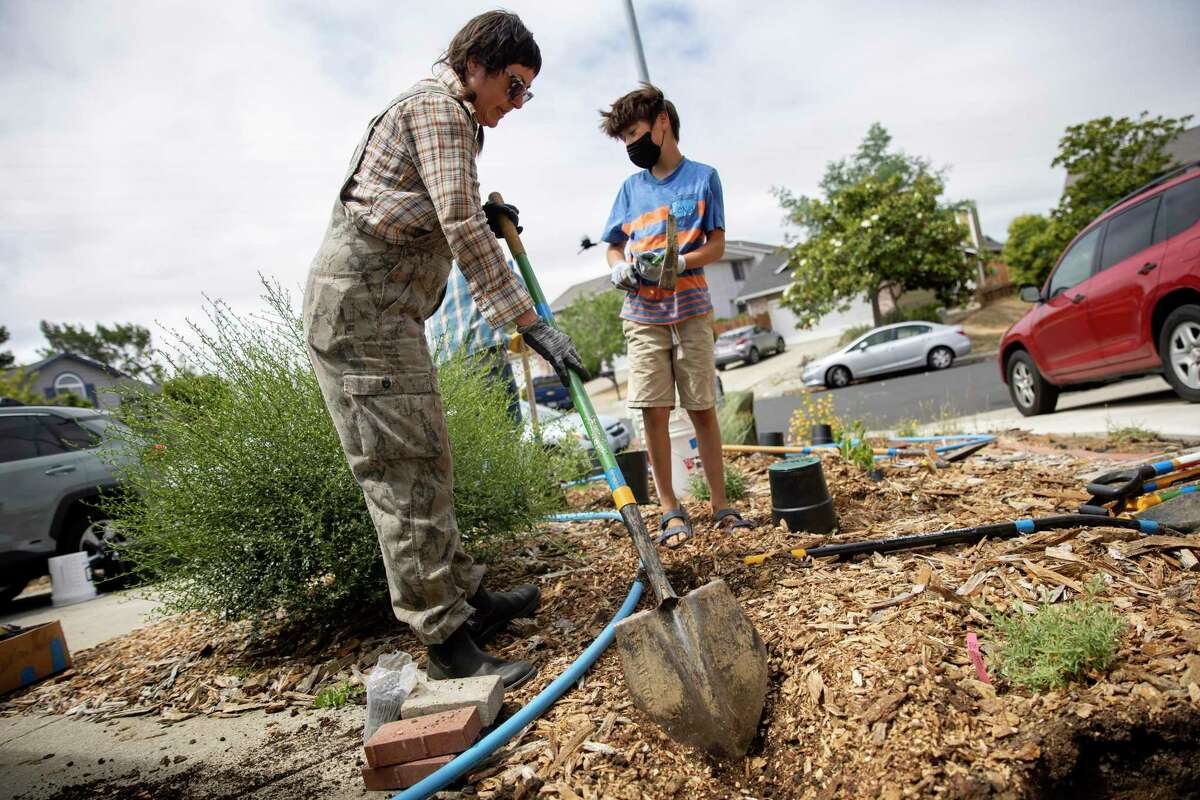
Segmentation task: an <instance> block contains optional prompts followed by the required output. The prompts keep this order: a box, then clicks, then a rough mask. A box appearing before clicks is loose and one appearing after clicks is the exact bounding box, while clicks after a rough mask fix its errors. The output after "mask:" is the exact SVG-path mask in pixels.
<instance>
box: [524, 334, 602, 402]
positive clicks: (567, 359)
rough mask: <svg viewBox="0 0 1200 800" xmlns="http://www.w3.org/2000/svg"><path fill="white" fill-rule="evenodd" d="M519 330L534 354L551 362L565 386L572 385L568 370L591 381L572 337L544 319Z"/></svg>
mask: <svg viewBox="0 0 1200 800" xmlns="http://www.w3.org/2000/svg"><path fill="white" fill-rule="evenodd" d="M517 330H518V331H519V332H520V334H521V338H523V339H524V340H525V344H527V345H529V347H530V349H532V350H533V352H535V353H537V354H538V355H539V356H541V357H542V358H544V359H546V361H548V362H550V366H552V367H554V371H555V372H557V373H558V377H559V379H560V380H561V381H562V382H563V386H570V385H571V379H570V377H569V376H568V374H567V369H568V368H569V369H571V370H574V371H575V373H576V374H577V375H579V377H580V378H581V379H582V380H585V381H587V380H591V377H590V376H589V375H588V372H587V370H586V369H584V368H583V361H581V360H580V358H579V353H578V351H576V350H575V345H574V343H572V342H571V337H570V336H567V335H566V334H565V333H563V332H562V331H560V330H556V329H554V328H551V327H550V326H549V325H547V324H546V321H545V320H544V319H539V320H538V321H537V322H535V323H533V324H532V325H526V326H525V327H523V328H522V327H518V328H517Z"/></svg>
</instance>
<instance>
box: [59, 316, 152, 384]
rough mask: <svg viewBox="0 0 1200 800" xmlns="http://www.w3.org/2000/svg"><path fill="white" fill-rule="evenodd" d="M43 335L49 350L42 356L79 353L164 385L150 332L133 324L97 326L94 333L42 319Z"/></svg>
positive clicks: (82, 328)
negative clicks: (65, 352) (68, 352)
mask: <svg viewBox="0 0 1200 800" xmlns="http://www.w3.org/2000/svg"><path fill="white" fill-rule="evenodd" d="M41 329H42V335H43V336H45V337H46V341H47V343H49V347H47V348H44V349H43V350H42V351H41V353H42V355H43V356H52V355H56V354H58V353H61V352H64V351H70V352H72V353H78V354H79V355H82V356H87V357H88V358H90V359H93V360H95V361H99V362H100V363H101V364H106V365H108V366H110V367H112V368H113V369H119V370H121V371H122V372H124V373H126V374H127V375H130V376H132V377H134V378H149V379H151V380H153V381H155V382H161V381H162V379H163V375H164V371H163V367H162V365H161V364H159V363H158V362H157V361H156V360H155V358H156V355H157V351H156V350H155V349H154V347H153V345H152V344H151V342H150V331H149V330H148V329H146V328H143V327H142V326H141V325H136V324H134V323H118V324H116V325H113V326H112V327H109V326H107V325H104V324H100V323H97V325H96V330H95V331H89V330H87V329H86V328H85V327H83V326H82V325H80V326H78V327H77V326H75V325H72V324H70V323H63V324H61V325H59V324H55V323H53V322H47V321H46V320H42V323H41Z"/></svg>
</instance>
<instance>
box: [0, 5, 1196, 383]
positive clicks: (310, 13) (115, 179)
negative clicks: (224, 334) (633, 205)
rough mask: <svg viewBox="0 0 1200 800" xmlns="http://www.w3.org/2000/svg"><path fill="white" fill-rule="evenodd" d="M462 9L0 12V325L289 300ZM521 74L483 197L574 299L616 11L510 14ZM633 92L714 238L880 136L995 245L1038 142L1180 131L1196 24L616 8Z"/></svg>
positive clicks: (1026, 191)
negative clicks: (638, 58) (682, 171)
mask: <svg viewBox="0 0 1200 800" xmlns="http://www.w3.org/2000/svg"><path fill="white" fill-rule="evenodd" d="M492 7H494V6H492V5H490V4H481V3H469V2H458V0H450V1H449V2H441V3H414V2H405V1H404V0H390V1H386V0H379V1H378V2H369V1H368V0H361V1H359V0H340V2H337V3H330V2H324V1H318V0H295V1H291V2H287V1H284V0H279V1H278V2H266V1H261V2H260V1H255V0H237V1H236V2H235V0H225V1H224V2H220V1H219V2H212V1H211V0H209V1H207V2H198V1H197V2H172V1H171V0H147V1H146V2H141V1H139V0H112V1H111V2H110V1H105V0H84V1H82V2H58V1H57V0H0V325H5V326H7V328H8V330H9V332H10V334H11V337H12V338H11V341H10V342H9V344H8V345H7V347H8V348H10V349H12V350H13V351H15V353H16V354H17V356H18V359H19V361H28V360H32V359H33V358H34V356H35V354H36V350H37V349H38V348H39V347H41V346H43V345H44V341H43V340H42V338H41V335H40V333H39V332H38V327H37V326H38V321H39V320H43V319H45V320H51V321H56V322H76V323H83V324H86V325H88V326H91V325H93V324H95V323H96V322H137V323H140V324H143V325H146V326H148V327H151V328H152V329H153V330H154V331H155V332H156V338H162V337H161V334H160V333H159V331H160V328H159V326H160V325H164V326H167V327H178V326H179V325H180V324H181V323H182V322H183V320H185V319H186V318H189V317H190V318H196V317H198V316H200V314H201V308H202V304H203V302H204V300H203V297H204V295H208V296H211V297H219V298H222V299H224V300H226V301H228V302H230V303H231V304H232V305H233V306H234V307H235V308H236V309H242V310H246V311H253V310H255V309H256V308H258V307H259V305H260V301H259V296H260V290H261V287H260V285H259V279H258V274H259V273H263V274H265V275H268V276H272V277H275V278H278V279H280V280H281V281H282V282H283V283H284V285H285V286H291V287H299V286H300V285H301V284H302V282H303V279H304V275H305V272H306V270H307V268H308V263H309V260H310V259H311V257H312V254H313V253H314V251H315V250H316V247H317V244H318V242H319V241H320V238H321V235H322V233H323V231H324V226H325V222H326V220H327V218H328V213H329V209H330V207H331V205H332V202H333V200H334V195H335V192H336V189H337V186H338V182H339V180H340V178H341V176H342V173H343V171H344V169H345V165H346V162H347V161H348V159H349V157H350V155H351V152H352V151H353V148H354V146H355V145H356V144H357V142H358V139H359V137H360V136H361V134H362V131H363V128H364V126H365V124H366V122H367V120H368V119H369V118H370V117H371V116H372V115H373V114H374V113H376V112H377V111H378V110H379V109H380V108H381V107H382V106H383V105H384V104H385V103H386V102H387V101H388V100H389V99H390V98H391V97H393V96H395V95H396V94H398V93H400V92H401V91H402V90H403V89H405V88H406V87H407V86H408V85H410V84H411V83H412V82H414V81H415V80H417V79H419V78H421V77H423V76H424V75H425V74H427V73H428V71H429V67H430V64H431V62H433V61H434V60H435V59H436V57H437V56H438V55H439V54H440V52H441V51H442V49H443V48H444V47H445V45H446V43H447V42H448V41H449V39H450V37H451V36H452V35H453V34H454V32H455V31H456V30H457V29H458V27H459V26H460V25H461V24H462V23H463V22H464V21H466V20H467V19H468V18H470V17H471V16H473V15H474V14H476V13H479V12H480V11H484V10H487V9H488V8H492ZM506 7H508V8H510V9H511V10H513V11H516V12H517V13H519V14H520V15H521V16H522V18H523V19H524V20H525V23H526V24H527V25H528V27H529V28H530V29H531V30H532V31H533V32H534V34H535V36H536V37H537V39H538V42H539V44H540V45H541V48H542V53H543V59H544V64H543V70H542V74H541V75H540V76H539V77H538V79H537V81H536V82H535V86H534V88H535V91H536V94H537V97H536V98H535V99H534V100H533V102H531V103H530V104H529V105H528V106H527V107H526V108H525V109H524V110H522V111H520V112H519V113H515V114H512V115H510V116H509V117H508V118H507V119H505V120H504V121H503V123H502V124H501V126H500V127H499V128H498V129H496V130H495V131H489V136H488V141H487V146H486V147H485V149H484V152H483V154H482V156H481V159H480V176H481V181H482V188H483V191H484V192H485V193H486V192H489V191H493V190H500V191H502V192H503V193H504V195H505V197H506V198H507V199H509V200H510V201H511V202H513V203H515V204H517V205H518V206H520V208H521V212H522V222H523V224H524V226H525V234H524V239H525V243H526V247H527V249H528V250H529V253H530V257H531V259H532V260H533V263H534V266H535V268H536V269H537V270H538V273H539V276H540V277H541V279H542V283H543V286H544V287H545V289H546V292H547V294H549V295H550V296H551V297H553V296H554V295H556V294H557V293H558V292H560V291H561V290H563V289H564V288H566V287H567V286H569V285H570V284H572V283H574V282H576V281H579V280H583V279H586V278H588V277H593V276H595V275H598V274H600V273H601V271H602V270H603V266H602V258H603V257H602V255H601V254H600V252H599V251H598V250H591V251H588V252H587V253H585V254H583V255H577V254H576V251H577V249H578V244H577V243H578V241H579V238H580V236H582V235H583V234H585V233H586V234H591V235H592V236H593V237H595V236H596V235H597V234H598V233H599V230H600V226H601V225H602V223H603V221H604V218H605V216H606V214H607V212H608V209H609V205H610V203H611V200H612V196H613V194H614V192H615V191H616V188H617V186H618V185H619V183H620V181H621V180H622V179H623V178H624V177H625V176H626V175H627V174H628V173H629V172H631V171H632V169H633V168H632V167H631V165H630V164H629V162H628V161H627V160H626V158H625V154H624V151H623V148H622V147H621V146H620V145H618V144H615V143H614V142H612V141H610V140H608V139H606V138H605V137H604V136H603V135H601V134H600V133H599V132H598V131H597V127H596V125H597V121H598V117H597V113H596V111H597V109H598V108H600V107H601V106H604V105H606V104H607V103H608V102H610V101H611V100H612V99H614V98H615V97H617V96H618V95H620V94H622V93H624V92H625V91H628V90H629V89H630V88H632V87H633V86H634V84H635V82H636V79H637V72H636V63H635V60H634V56H633V51H632V49H631V46H630V42H629V36H628V32H627V29H626V26H625V18H624V14H623V9H622V2H621V0H603V1H602V2H601V1H599V0H578V2H575V1H573V2H561V0H558V1H557V2H551V1H550V0H529V1H528V2H525V1H523V0H513V2H509V3H508V4H507V6H506ZM636 7H637V11H638V15H639V22H640V24H641V29H642V36H643V41H644V44H645V49H646V58H647V61H648V63H649V68H650V75H651V78H652V79H653V80H654V81H655V82H657V83H659V84H660V85H661V86H662V87H663V88H664V89H665V91H666V92H667V94H668V96H670V97H671V98H672V99H674V101H675V103H676V104H677V106H678V107H679V109H680V113H681V116H682V120H683V122H682V136H681V139H682V142H681V144H682V148H683V151H684V153H685V154H686V155H688V156H689V157H691V158H694V159H696V160H699V161H704V162H707V163H710V164H713V165H715V166H716V167H717V168H718V169H719V170H720V172H721V177H722V180H723V183H724V188H725V203H726V209H727V210H726V219H727V224H728V235H729V237H730V238H733V239H751V240H757V241H762V242H769V243H779V242H782V241H783V238H784V235H785V233H786V229H785V228H784V226H783V224H782V218H781V214H780V212H779V209H778V206H777V204H776V202H775V200H774V198H773V197H772V195H771V192H770V190H771V187H772V186H786V187H789V188H791V189H792V190H795V191H798V192H812V191H814V190H815V187H816V184H817V181H818V180H819V179H820V176H821V174H822V172H823V170H824V166H825V164H826V162H828V161H829V160H831V159H835V158H840V157H842V156H844V155H846V154H848V153H849V152H851V151H852V150H853V149H854V148H855V146H856V145H857V144H858V142H859V141H860V140H861V138H862V135H863V134H864V132H865V131H866V129H867V127H868V126H869V125H870V124H871V123H872V122H874V121H877V120H878V121H880V122H882V123H883V124H884V125H885V126H886V127H887V129H888V130H889V131H890V132H891V133H892V134H893V136H894V138H895V142H896V144H897V145H899V146H900V147H901V148H903V149H904V150H906V151H908V152H910V153H914V154H920V155H924V156H927V157H929V158H930V159H932V160H933V161H934V163H936V164H940V165H947V166H949V168H950V172H949V184H948V194H949V196H950V197H951V198H954V199H960V198H969V199H973V200H975V201H976V202H977V204H978V207H979V211H980V216H981V218H982V223H983V228H984V231H985V232H986V233H988V234H990V235H992V236H994V237H996V238H1000V239H1003V238H1004V236H1005V231H1006V229H1007V226H1008V223H1009V221H1010V220H1011V219H1012V218H1013V217H1014V216H1016V215H1017V214H1021V213H1025V212H1041V211H1045V210H1046V209H1048V208H1049V207H1050V206H1052V205H1053V204H1054V203H1055V201H1056V200H1057V196H1058V193H1059V189H1060V188H1061V186H1062V180H1063V175H1062V174H1061V172H1060V171H1058V170H1054V169H1052V168H1051V167H1050V161H1051V159H1052V158H1053V157H1054V153H1055V149H1056V143H1057V141H1058V138H1059V136H1060V135H1061V133H1062V130H1063V128H1064V127H1066V126H1067V125H1070V124H1074V123H1078V122H1082V121H1084V120H1087V119H1090V118H1093V117H1098V116H1103V115H1132V114H1136V113H1138V112H1140V111H1142V110H1149V111H1150V112H1151V113H1152V114H1165V115H1170V116H1179V115H1183V114H1195V113H1197V112H1200V82H1198V81H1197V77H1198V76H1200V48H1198V47H1197V41H1200V4H1198V3H1196V2H1195V0H1180V1H1179V2H1155V1H1153V0H1150V1H1148V2H1140V3H1128V2H1107V3H1102V2H1073V3H1045V2H1038V3H1033V2H1030V3H1021V2H1003V3H1001V2H994V3H993V2H980V3H963V2H954V3H950V2H944V3H935V2H927V3H918V2H905V3H891V2H875V3H849V2H845V3H807V2H794V0H793V1H791V2H787V1H784V2H776V1H775V0H757V2H753V3H730V2H717V1H716V0H698V1H697V2H683V1H679V2H666V1H661V0H637V2H636Z"/></svg>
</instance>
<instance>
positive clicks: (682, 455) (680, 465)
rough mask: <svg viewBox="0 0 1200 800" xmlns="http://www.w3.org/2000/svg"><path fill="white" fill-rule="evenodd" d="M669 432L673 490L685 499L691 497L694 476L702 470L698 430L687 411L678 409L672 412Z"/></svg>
mask: <svg viewBox="0 0 1200 800" xmlns="http://www.w3.org/2000/svg"><path fill="white" fill-rule="evenodd" d="M667 430H668V432H669V433H670V435H671V488H672V489H674V490H675V496H676V497H678V498H680V499H683V498H684V497H687V496H689V495H690V491H689V489H690V487H691V478H692V475H693V474H694V473H695V472H697V471H699V469H700V450H699V449H698V448H697V442H696V429H695V428H693V427H692V420H691V418H690V417H689V416H688V413H687V411H684V410H683V409H682V408H677V409H675V410H674V411H672V412H671V423H670V426H669V427H668V429H667Z"/></svg>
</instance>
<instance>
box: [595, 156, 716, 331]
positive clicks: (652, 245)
mask: <svg viewBox="0 0 1200 800" xmlns="http://www.w3.org/2000/svg"><path fill="white" fill-rule="evenodd" d="M668 211H669V212H670V213H671V214H673V215H674V217H675V224H676V229H677V235H676V239H677V241H678V242H679V252H680V253H688V252H691V251H692V250H695V249H696V248H698V247H700V246H701V245H703V244H704V242H705V241H706V239H707V236H708V234H709V233H710V232H711V231H714V230H716V229H718V228H720V229H721V230H724V229H725V198H724V196H723V195H722V193H721V178H720V176H718V175H717V171H716V170H715V169H713V168H712V167H710V166H708V165H707V164H701V163H700V162H698V161H689V160H688V159H686V158H685V159H683V161H681V162H680V164H679V166H678V167H676V168H675V171H674V172H672V173H671V174H670V175H668V176H667V177H665V178H663V179H662V180H659V179H658V178H656V177H654V175H653V174H651V172H650V170H648V169H644V170H642V171H641V172H637V173H635V174H633V175H630V176H629V177H628V178H626V179H625V182H624V183H623V184H621V190H620V191H619V192H617V199H616V200H614V201H613V207H612V212H610V213H609V215H608V222H607V223H606V224H605V225H604V235H603V236H601V238H602V239H603V240H604V241H606V242H608V243H609V244H625V243H628V247H627V252H629V253H632V254H633V255H634V256H637V255H640V254H641V253H658V254H660V255H661V254H662V253H664V252H666V248H667V213H668ZM710 311H712V300H711V299H710V298H709V296H708V282H707V281H706V280H705V279H704V269H703V267H701V268H700V269H689V270H686V271H684V272H682V273H680V275H679V280H678V281H676V285H675V290H674V291H667V290H664V289H660V288H658V287H657V286H652V285H649V284H645V283H643V284H641V285H639V286H638V290H637V291H636V292H629V293H628V294H626V296H625V306H624V307H623V308H622V309H621V318H622V319H627V320H631V321H633V322H640V323H643V324H647V325H672V324H674V323H676V322H682V321H683V320H685V319H688V318H689V317H695V316H698V315H700V314H707V313H709V312H710Z"/></svg>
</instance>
